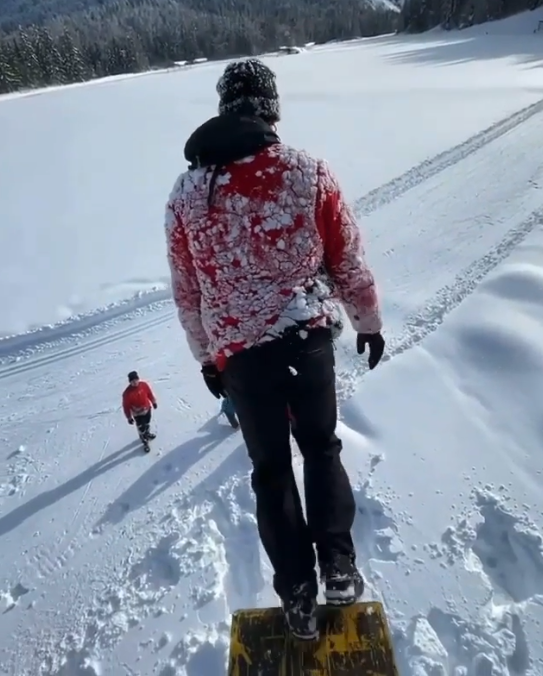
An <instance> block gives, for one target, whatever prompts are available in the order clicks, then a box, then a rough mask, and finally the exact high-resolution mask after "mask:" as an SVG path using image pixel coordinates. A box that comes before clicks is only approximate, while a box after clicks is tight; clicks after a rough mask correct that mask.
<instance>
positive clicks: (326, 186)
mask: <svg viewBox="0 0 543 676" xmlns="http://www.w3.org/2000/svg"><path fill="white" fill-rule="evenodd" d="M212 174H213V167H211V168H198V169H193V170H190V171H187V172H185V173H183V174H182V175H181V176H180V177H179V178H178V180H177V182H176V183H175V186H174V188H173V191H172V193H171V195H170V199H169V202H168V205H167V208H166V237H167V249H168V259H169V263H170V270H171V277H172V292H173V297H174V300H175V303H176V305H177V308H178V312H179V320H180V322H181V324H182V326H183V328H184V329H185V332H186V334H187V339H188V342H189V346H190V348H191V351H192V353H193V355H194V357H195V358H196V359H197V360H198V361H199V362H200V363H202V364H204V363H210V362H214V363H217V364H219V367H220V365H221V364H224V361H225V359H227V358H228V357H229V356H231V355H232V354H234V353H235V352H237V351H239V350H243V349H246V348H249V347H251V346H254V345H257V344H259V343H262V342H264V341H265V340H271V339H273V338H276V337H278V336H280V335H281V333H282V331H284V330H285V328H287V327H288V326H289V325H292V324H294V323H295V322H298V321H309V326H331V327H333V326H336V327H341V325H342V322H341V312H340V302H341V303H343V306H344V308H345V310H346V313H347V315H348V317H349V319H350V321H351V323H352V326H353V328H354V329H355V331H357V332H359V333H377V332H378V331H380V330H381V317H380V312H379V305H378V300H377V294H376V289H375V284H374V279H373V275H372V273H371V271H370V270H369V269H368V267H367V265H366V262H365V260H364V251H363V247H362V243H361V237H360V231H359V229H358V225H357V223H356V219H355V217H354V215H353V213H352V211H351V209H350V208H349V207H348V205H347V204H346V202H345V199H344V197H343V195H342V193H341V190H340V187H339V185H338V181H337V179H336V177H335V176H334V175H333V173H332V172H331V170H330V169H329V167H328V165H327V164H326V163H325V162H324V161H322V160H316V159H313V158H312V157H310V156H309V155H308V154H307V153H306V152H304V151H299V150H296V149H294V148H291V147H289V146H287V145H284V144H281V143H279V144H275V145H271V146H269V147H267V148H265V149H263V150H260V151H259V152H257V154H256V155H254V156H251V157H248V158H246V159H243V160H239V161H237V162H233V163H230V164H229V165H228V166H227V167H226V168H225V169H221V170H220V171H219V172H218V176H217V180H216V184H215V187H214V193H213V200H212V203H211V205H209V203H208V197H209V187H210V180H211V177H212Z"/></svg>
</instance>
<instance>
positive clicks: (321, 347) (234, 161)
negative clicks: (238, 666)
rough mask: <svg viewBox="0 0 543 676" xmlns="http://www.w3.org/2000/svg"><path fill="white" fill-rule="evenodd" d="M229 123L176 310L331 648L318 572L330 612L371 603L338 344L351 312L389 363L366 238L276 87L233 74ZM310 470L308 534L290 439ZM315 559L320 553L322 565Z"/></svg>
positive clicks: (294, 609) (244, 70)
mask: <svg viewBox="0 0 543 676" xmlns="http://www.w3.org/2000/svg"><path fill="white" fill-rule="evenodd" d="M217 91H218V93H219V98H220V100H219V115H218V116H216V117H213V118H211V119H210V120H208V121H207V122H205V123H204V124H203V125H202V126H200V127H199V128H198V129H196V130H195V131H194V133H193V134H192V135H191V136H190V138H189V139H188V141H187V143H186V146H185V157H186V159H187V161H188V162H189V169H188V170H187V171H185V172H184V173H183V174H182V175H181V176H180V177H179V179H178V180H177V182H176V184H175V186H174V189H173V192H172V194H171V196H170V200H169V202H168V205H167V208H166V239H167V251H168V261H169V265H170V270H171V277H172V289H173V295H174V300H175V303H176V305H177V308H178V311H179V319H180V322H181V324H182V326H183V328H184V330H185V333H186V335H187V339H188V342H189V346H190V348H191V350H192V353H193V355H194V357H195V358H196V359H197V360H198V361H199V363H200V364H201V370H202V374H203V377H204V380H205V383H206V385H207V387H208V389H209V390H210V392H211V393H212V394H213V395H214V396H215V397H217V398H221V397H223V396H225V393H226V392H228V395H229V396H230V397H231V399H232V402H233V404H234V407H235V410H236V413H237V416H238V419H239V423H240V427H241V431H242V434H243V437H244V440H245V443H246V445H247V450H248V453H249V456H250V459H251V461H252V464H253V472H252V486H253V489H254V492H255V496H256V512H257V521H258V529H259V533H260V537H261V540H262V543H263V546H264V548H265V550H266V552H267V554H268V557H269V559H270V561H271V564H272V566H273V569H274V588H275V590H276V592H277V594H278V595H279V597H280V599H281V602H282V607H283V610H284V613H285V618H286V620H287V623H288V625H289V627H290V630H291V632H292V633H293V634H294V635H296V636H297V637H299V638H302V639H313V638H315V637H316V636H317V625H316V607H317V602H316V599H317V593H318V582H317V573H316V570H315V568H316V563H317V562H318V566H319V569H320V576H321V578H322V580H323V582H324V587H325V597H326V601H327V603H329V604H336V605H346V604H351V603H354V602H355V601H356V600H357V599H358V598H360V597H361V595H362V593H363V589H364V583H363V579H362V576H361V574H360V572H359V570H358V568H357V565H356V552H355V547H354V544H353V539H352V535H351V530H352V526H353V521H354V517H355V500H354V496H353V491H352V488H351V484H350V481H349V478H348V476H347V473H346V471H345V469H344V467H343V465H342V462H341V459H340V453H341V449H342V444H341V440H340V439H339V438H338V436H337V434H336V426H337V400H336V383H335V372H334V369H335V363H334V361H335V360H334V340H335V339H336V338H337V336H338V335H339V334H340V332H341V330H342V328H343V327H342V320H341V312H340V303H342V304H343V306H344V308H345V310H346V313H347V315H348V317H349V319H350V322H351V324H352V326H353V327H354V329H355V331H356V332H357V334H358V335H357V351H358V353H359V354H362V353H363V352H364V351H365V350H366V348H369V366H370V368H374V367H375V366H376V365H377V364H378V363H379V361H380V360H381V357H382V355H383V352H384V347H385V341H384V339H383V337H382V334H381V328H382V322H381V315H380V310H379V303H378V299H377V293H376V289H375V283H374V278H373V275H372V273H371V271H370V269H369V268H368V266H367V264H366V262H365V259H364V250H363V246H362V243H361V236H360V231H359V228H358V224H357V222H356V219H355V217H354V215H353V213H352V211H351V210H350V208H349V207H348V205H347V203H346V201H345V198H344V196H343V194H342V191H341V189H340V187H339V184H338V181H337V179H336V177H335V175H334V174H333V172H332V171H331V169H330V168H329V166H328V165H327V163H326V162H324V161H323V160H318V159H315V158H313V157H311V156H310V155H308V154H307V153H305V152H304V151H300V150H297V149H295V148H292V147H290V146H287V145H285V144H283V143H281V141H280V139H279V136H278V135H277V128H276V125H277V123H278V122H279V119H280V105H279V96H278V92H277V87H276V82H275V75H274V73H273V72H272V71H271V70H270V69H269V68H268V67H267V66H266V65H265V64H264V63H262V62H261V61H259V60H258V59H247V60H243V61H238V62H233V63H231V64H229V65H228V66H227V67H226V69H225V71H224V73H223V75H222V77H221V79H220V80H219V83H218V85H217ZM292 422H295V424H294V426H293V434H294V435H295V439H296V441H297V443H298V445H299V448H300V451H301V453H302V455H303V458H304V489H305V499H306V508H307V510H306V511H307V520H306V519H305V518H304V514H303V511H302V501H301V497H300V495H299V492H298V488H297V485H296V482H295V479H294V473H293V469H292V464H291V447H290V436H289V430H290V425H291V423H292ZM315 549H316V553H315Z"/></svg>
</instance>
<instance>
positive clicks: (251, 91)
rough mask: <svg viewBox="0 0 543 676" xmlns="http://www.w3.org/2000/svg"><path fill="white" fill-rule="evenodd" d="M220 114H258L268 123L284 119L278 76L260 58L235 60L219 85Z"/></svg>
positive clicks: (226, 70)
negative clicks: (278, 88)
mask: <svg viewBox="0 0 543 676" xmlns="http://www.w3.org/2000/svg"><path fill="white" fill-rule="evenodd" d="M217 93H218V94H219V97H220V101H219V115H229V114H235V115H251V116H252V115H254V116H255V117H260V118H261V119H262V120H264V121H265V122H267V123H268V124H275V123H276V122H279V120H280V119H281V111H280V105H279V93H278V92H277V85H276V83H275V73H274V72H273V71H272V70H271V69H270V68H268V66H266V65H265V64H264V63H262V61H260V60H259V59H244V60H243V61H234V62H233V63H229V64H228V66H226V68H225V70H224V73H223V74H222V76H221V78H220V79H219V81H218V82H217Z"/></svg>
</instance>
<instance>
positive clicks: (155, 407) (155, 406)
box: [153, 401, 158, 411]
mask: <svg viewBox="0 0 543 676" xmlns="http://www.w3.org/2000/svg"><path fill="white" fill-rule="evenodd" d="M153 408H154V409H155V411H156V410H157V408H158V404H157V403H156V401H155V403H154V404H153Z"/></svg>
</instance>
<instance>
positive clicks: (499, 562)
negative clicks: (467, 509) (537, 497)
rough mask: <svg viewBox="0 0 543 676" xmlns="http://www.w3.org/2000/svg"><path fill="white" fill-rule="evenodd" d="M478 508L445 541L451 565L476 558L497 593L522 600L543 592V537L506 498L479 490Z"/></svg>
mask: <svg viewBox="0 0 543 676" xmlns="http://www.w3.org/2000/svg"><path fill="white" fill-rule="evenodd" d="M475 503H476V511H475V512H474V513H473V514H472V515H470V517H465V518H463V519H461V520H460V521H459V522H458V524H457V525H456V526H454V527H453V526H450V527H449V528H447V530H446V531H445V533H444V534H443V536H442V538H441V541H442V544H443V553H444V554H445V556H446V558H447V561H448V563H449V564H453V563H454V562H455V561H456V560H459V559H463V560H464V561H465V562H466V564H467V563H468V562H469V561H470V559H472V558H473V557H475V558H476V559H477V560H478V561H479V562H480V566H481V568H482V570H483V573H484V574H485V575H486V577H487V578H488V581H489V582H490V584H491V585H492V587H493V589H494V591H495V592H498V594H500V595H502V596H503V595H504V594H505V595H506V596H508V597H509V598H510V599H511V600H512V601H513V602H514V603H522V602H523V601H527V600H530V599H532V598H533V597H535V596H537V595H540V594H543V538H542V536H541V534H540V533H539V531H538V530H537V528H536V526H535V525H534V524H533V523H532V522H531V521H530V520H529V519H528V518H527V517H526V515H525V514H515V513H513V512H511V511H510V510H509V509H508V508H507V506H506V500H505V499H504V498H499V497H496V496H495V495H493V494H492V493H489V492H483V491H476V492H475Z"/></svg>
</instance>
